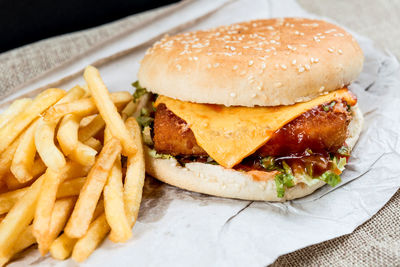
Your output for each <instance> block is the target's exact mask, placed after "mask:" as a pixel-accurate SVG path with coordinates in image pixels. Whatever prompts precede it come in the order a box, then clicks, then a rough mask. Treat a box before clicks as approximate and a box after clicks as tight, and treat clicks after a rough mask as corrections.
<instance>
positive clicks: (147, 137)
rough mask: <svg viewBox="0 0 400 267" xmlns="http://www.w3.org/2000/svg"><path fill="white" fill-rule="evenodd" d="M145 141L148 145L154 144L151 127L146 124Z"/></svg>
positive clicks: (144, 129) (143, 131) (143, 132)
mask: <svg viewBox="0 0 400 267" xmlns="http://www.w3.org/2000/svg"><path fill="white" fill-rule="evenodd" d="M142 137H143V142H144V143H145V144H146V145H148V146H153V145H154V143H153V139H152V138H151V127H150V126H145V127H144V128H143V130H142Z"/></svg>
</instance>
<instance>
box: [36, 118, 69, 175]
mask: <svg viewBox="0 0 400 267" xmlns="http://www.w3.org/2000/svg"><path fill="white" fill-rule="evenodd" d="M56 126H57V122H48V121H44V120H43V118H40V119H39V122H38V125H37V127H36V132H35V145H36V149H37V152H38V154H39V155H40V158H41V159H42V160H43V162H44V164H46V166H47V167H48V168H50V169H52V170H54V171H56V170H58V169H61V168H63V167H64V166H65V164H66V160H65V157H64V155H63V153H62V152H61V151H60V150H59V149H58V147H57V146H56V145H55V144H54V132H55V130H56Z"/></svg>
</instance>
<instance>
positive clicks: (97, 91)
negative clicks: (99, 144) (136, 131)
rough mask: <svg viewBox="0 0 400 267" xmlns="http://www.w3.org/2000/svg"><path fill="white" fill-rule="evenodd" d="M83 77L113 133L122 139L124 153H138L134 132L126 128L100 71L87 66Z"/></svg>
mask: <svg viewBox="0 0 400 267" xmlns="http://www.w3.org/2000/svg"><path fill="white" fill-rule="evenodd" d="M83 77H84V78H85V80H86V83H87V84H88V86H89V89H90V92H91V93H92V96H93V99H94V102H95V103H96V106H97V108H98V110H99V113H100V115H101V117H103V120H104V121H105V122H106V125H107V126H108V127H109V128H110V131H111V133H112V135H113V136H114V137H116V138H118V139H119V140H120V141H121V144H122V148H123V154H124V155H126V156H129V155H133V154H135V153H136V150H137V147H136V145H135V142H134V141H133V137H132V134H131V133H130V132H129V131H128V129H127V128H126V126H125V124H124V122H123V121H122V119H121V116H120V115H119V113H118V110H117V108H116V107H115V105H114V103H113V101H112V100H111V98H110V94H109V92H108V90H107V88H106V86H105V85H104V82H103V80H102V79H101V77H100V73H99V71H98V70H97V69H96V68H94V67H92V66H88V67H86V69H85V71H84V73H83Z"/></svg>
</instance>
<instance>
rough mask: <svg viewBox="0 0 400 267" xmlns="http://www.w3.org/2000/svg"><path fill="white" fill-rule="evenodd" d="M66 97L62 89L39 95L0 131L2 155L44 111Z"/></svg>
mask: <svg viewBox="0 0 400 267" xmlns="http://www.w3.org/2000/svg"><path fill="white" fill-rule="evenodd" d="M64 95H65V91H63V90H60V89H47V90H46V91H44V92H43V93H41V94H39V95H38V96H37V97H36V98H35V99H34V100H33V102H32V103H31V104H30V105H29V106H27V107H26V108H25V109H24V110H23V111H22V112H21V113H19V114H18V115H17V116H16V117H15V118H14V119H13V120H11V121H10V122H9V123H7V125H5V126H4V127H3V128H1V129H0V153H2V152H3V151H4V150H6V148H7V147H8V146H9V145H10V144H11V143H12V142H13V141H14V140H15V139H16V138H17V137H18V136H19V135H20V134H21V132H22V131H23V130H24V129H25V128H26V127H27V126H28V125H29V124H30V123H31V122H32V121H33V120H34V119H36V118H37V117H38V116H39V115H40V114H41V113H42V112H43V111H45V110H46V109H48V108H49V107H50V106H51V105H53V104H54V103H56V102H57V101H58V100H59V99H60V98H62V97H63V96H64Z"/></svg>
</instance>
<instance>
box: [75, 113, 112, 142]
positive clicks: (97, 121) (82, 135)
mask: <svg viewBox="0 0 400 267" xmlns="http://www.w3.org/2000/svg"><path fill="white" fill-rule="evenodd" d="M105 125H106V123H105V122H104V120H103V118H102V117H101V116H100V115H97V116H96V117H95V118H94V119H93V120H92V121H91V122H90V123H89V124H88V125H86V126H84V127H82V128H81V129H79V133H78V136H79V137H78V138H79V140H80V141H81V142H85V141H87V140H88V139H89V138H91V137H93V136H95V135H96V134H97V133H99V132H100V131H101V130H103V129H104V126H105Z"/></svg>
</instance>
